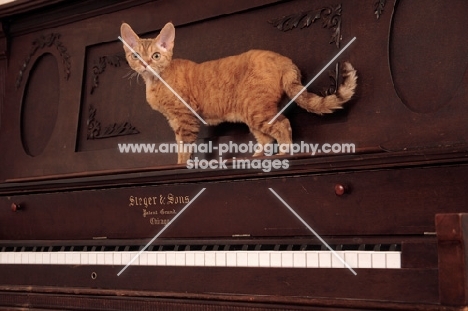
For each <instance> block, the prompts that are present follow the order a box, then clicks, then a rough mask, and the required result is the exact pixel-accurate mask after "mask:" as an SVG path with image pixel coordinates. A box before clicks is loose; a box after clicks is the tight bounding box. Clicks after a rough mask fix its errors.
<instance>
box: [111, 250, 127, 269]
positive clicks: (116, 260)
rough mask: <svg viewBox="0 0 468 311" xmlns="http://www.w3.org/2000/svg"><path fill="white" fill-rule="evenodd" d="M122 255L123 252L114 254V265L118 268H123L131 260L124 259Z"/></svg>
mask: <svg viewBox="0 0 468 311" xmlns="http://www.w3.org/2000/svg"><path fill="white" fill-rule="evenodd" d="M122 257H123V256H122V253H121V252H114V265H116V266H121V265H126V264H127V263H128V262H129V261H130V260H127V258H122Z"/></svg>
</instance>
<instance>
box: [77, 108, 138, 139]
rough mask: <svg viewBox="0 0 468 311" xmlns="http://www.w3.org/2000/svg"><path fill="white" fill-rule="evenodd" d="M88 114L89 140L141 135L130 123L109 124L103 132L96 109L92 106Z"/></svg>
mask: <svg viewBox="0 0 468 311" xmlns="http://www.w3.org/2000/svg"><path fill="white" fill-rule="evenodd" d="M88 112H89V114H88V122H87V125H88V132H87V136H86V138H87V139H88V140H90V139H101V138H109V137H116V136H124V135H134V134H139V133H140V131H138V130H137V129H136V128H135V127H134V126H132V124H131V123H130V122H123V123H113V124H109V125H107V126H106V127H104V129H103V130H102V131H101V122H99V121H98V120H96V108H94V107H93V106H92V105H90V106H89V111H88Z"/></svg>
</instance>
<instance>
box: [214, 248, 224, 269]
mask: <svg viewBox="0 0 468 311" xmlns="http://www.w3.org/2000/svg"><path fill="white" fill-rule="evenodd" d="M216 266H217V267H225V266H226V252H223V251H220V252H216Z"/></svg>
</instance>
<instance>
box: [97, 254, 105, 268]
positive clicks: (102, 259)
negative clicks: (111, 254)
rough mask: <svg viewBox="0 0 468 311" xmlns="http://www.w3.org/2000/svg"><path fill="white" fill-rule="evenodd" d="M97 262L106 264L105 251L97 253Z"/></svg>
mask: <svg viewBox="0 0 468 311" xmlns="http://www.w3.org/2000/svg"><path fill="white" fill-rule="evenodd" d="M96 264H97V265H105V264H106V260H105V256H104V253H101V252H97V253H96Z"/></svg>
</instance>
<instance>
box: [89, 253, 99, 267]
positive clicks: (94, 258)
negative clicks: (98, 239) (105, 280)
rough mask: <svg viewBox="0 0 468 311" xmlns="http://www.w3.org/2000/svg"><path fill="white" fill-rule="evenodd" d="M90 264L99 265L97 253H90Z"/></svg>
mask: <svg viewBox="0 0 468 311" xmlns="http://www.w3.org/2000/svg"><path fill="white" fill-rule="evenodd" d="M88 264H90V265H96V264H97V254H96V252H88Z"/></svg>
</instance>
